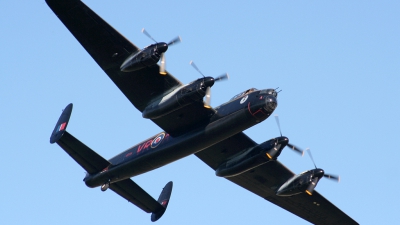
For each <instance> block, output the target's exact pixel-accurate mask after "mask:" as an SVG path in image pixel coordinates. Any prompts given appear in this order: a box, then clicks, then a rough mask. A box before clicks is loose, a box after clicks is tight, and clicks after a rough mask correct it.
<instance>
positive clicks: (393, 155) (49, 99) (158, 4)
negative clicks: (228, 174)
mask: <svg viewBox="0 0 400 225" xmlns="http://www.w3.org/2000/svg"><path fill="white" fill-rule="evenodd" d="M84 2H85V3H86V4H87V5H88V6H89V7H91V8H92V9H93V10H94V11H95V12H96V13H98V14H99V15H100V16H101V17H102V18H103V19H105V20H106V21H107V22H108V23H109V24H111V25H112V26H113V27H114V28H116V29H117V30H118V31H119V32H120V33H121V34H123V35H124V36H125V37H127V38H128V39H129V40H130V41H131V42H132V43H134V44H135V45H137V46H139V47H145V46H147V45H148V44H151V43H152V41H151V40H150V39H148V38H147V37H146V36H145V35H143V34H142V33H141V32H140V30H141V29H142V28H143V27H144V28H146V30H147V31H148V32H149V33H150V34H151V35H152V36H153V37H154V38H155V39H156V40H157V41H165V42H168V41H169V40H171V39H173V38H174V37H176V36H177V35H180V36H181V37H182V40H183V41H182V43H181V44H179V45H176V46H173V47H171V48H170V49H169V50H168V52H167V53H166V56H167V70H168V71H169V72H170V73H171V74H173V75H174V76H175V77H176V78H178V79H179V80H181V81H182V82H183V83H189V82H191V81H193V80H195V79H197V78H199V77H200V76H201V75H200V74H198V73H197V72H196V71H195V70H194V69H193V68H192V67H191V66H190V65H189V61H190V60H194V62H195V63H196V64H197V66H198V67H199V68H200V70H201V71H202V72H203V73H204V74H205V75H207V76H218V75H220V74H222V73H225V72H228V73H229V74H230V80H229V81H226V82H219V83H217V84H216V85H215V86H214V87H213V88H212V92H213V93H212V94H213V96H212V102H211V105H212V106H213V107H216V106H218V105H220V104H222V103H224V102H226V101H228V100H229V99H230V98H231V97H233V96H234V95H236V94H238V93H239V92H241V91H244V90H246V89H248V88H251V87H255V88H258V89H264V88H277V87H279V88H280V89H282V90H283V91H282V92H280V93H279V96H278V107H277V109H276V111H275V113H274V115H275V114H276V115H279V117H280V122H281V127H282V132H283V134H284V135H285V136H288V137H289V138H290V140H291V142H292V143H293V144H296V145H298V146H300V147H302V148H307V147H310V148H311V150H312V154H313V156H314V159H315V162H316V164H317V166H318V167H321V168H323V169H324V170H325V171H326V172H327V173H332V174H338V175H340V176H341V182H340V183H336V182H332V181H329V180H326V179H324V180H321V182H319V184H318V186H317V188H316V190H317V191H318V192H319V193H321V194H322V195H323V196H325V197H326V198H327V199H328V200H330V201H331V202H332V203H333V204H335V205H336V206H337V207H339V208H340V209H341V210H343V211H344V212H345V213H347V214H348V215H349V216H351V217H352V218H354V219H355V220H356V221H358V222H359V223H360V224H395V223H398V221H399V219H400V216H399V208H400V203H399V202H400V198H399V195H398V192H399V190H398V188H399V182H398V178H397V176H398V175H399V159H400V151H399V150H400V148H399V144H398V143H397V141H399V138H400V136H399V134H400V120H399V118H398V117H399V115H400V107H399V103H398V102H399V99H398V98H399V95H400V89H399V86H400V78H399V73H400V45H399V40H400V32H399V28H400V26H399V21H400V3H399V1H395V0H393V1H356V0H354V1H326V0H325V1H308V0H307V1H261V0H260V1H229V2H227V1H219V0H218V1H182V0H172V1H154V0H152V1H133V0H117V1H104V0H103V1H98V0H86V1H84ZM0 15H1V16H0V28H1V41H0V49H1V51H0V61H1V66H0V85H1V88H0V103H1V108H0V118H1V122H0V137H1V139H0V148H1V150H0V159H1V174H2V175H1V177H2V179H1V184H2V192H1V194H0V215H1V221H2V222H1V223H4V224H111V223H113V224H150V223H151V222H150V214H146V213H144V212H143V211H141V210H140V209H138V208H136V207H135V206H134V205H132V204H130V203H128V202H127V201H126V200H125V199H122V198H121V197H119V196H118V195H116V194H115V193H113V192H112V191H106V192H105V193H102V192H101V191H100V189H99V188H95V189H91V188H88V187H86V186H85V184H84V183H83V182H82V179H83V177H84V175H85V174H84V170H83V169H82V168H81V167H80V166H79V165H78V164H76V163H75V161H73V160H72V159H71V158H70V157H69V156H68V155H67V154H66V153H65V152H64V151H63V150H62V149H61V148H60V147H59V146H58V145H51V144H50V143H49V138H50V134H51V132H52V130H53V128H54V126H55V123H56V122H57V120H58V117H59V116H60V114H61V111H62V109H63V108H64V107H65V106H66V105H67V104H69V103H71V102H72V103H74V110H73V112H72V117H71V120H70V123H69V126H68V131H69V132H70V133H71V134H73V135H74V136H75V137H77V138H79V139H80V140H81V141H82V142H84V143H85V144H86V145H88V146H89V147H91V148H92V149H94V150H95V151H96V152H98V153H99V154H100V155H102V156H103V157H105V158H111V157H113V156H114V155H116V154H118V153H120V152H121V151H123V150H126V149H127V148H129V147H131V146H133V145H135V144H137V143H139V142H141V141H143V140H145V139H147V138H149V137H151V136H152V135H154V134H156V133H158V132H160V131H161V129H160V128H159V127H157V126H156V125H155V124H153V123H152V122H151V121H150V120H146V119H143V118H142V116H141V113H140V112H139V111H137V110H136V109H135V108H134V107H133V106H132V105H131V104H130V102H129V101H128V100H127V99H126V98H125V96H124V95H123V94H122V93H121V92H120V91H119V89H118V88H117V87H116V86H115V85H114V84H113V83H112V82H111V80H110V79H109V78H108V76H107V75H106V74H105V73H104V72H103V71H102V70H101V69H100V67H99V66H98V65H97V64H96V63H95V62H94V60H93V59H92V58H91V57H90V56H89V55H88V54H87V53H86V51H85V50H84V49H83V48H82V47H81V45H80V44H79V43H78V42H77V41H76V40H75V38H74V37H73V36H72V35H71V34H70V33H69V31H68V30H67V29H66V28H65V27H64V25H63V24H62V23H61V22H60V21H59V19H58V18H57V17H56V16H55V15H54V14H53V12H52V11H51V10H50V8H49V7H48V6H47V4H46V3H45V2H44V1H43V0H41V1H2V4H1V7H0ZM99 48H101V46H99ZM245 133H246V134H247V135H249V136H250V137H251V138H253V139H254V140H255V141H257V142H259V143H261V142H263V141H266V140H268V139H270V138H273V137H276V136H279V131H278V128H277V126H276V124H275V120H274V118H273V117H271V118H269V119H267V120H266V121H264V122H263V123H260V124H258V125H256V126H254V127H252V128H250V129H248V130H246V131H245ZM279 160H280V161H281V162H283V163H284V164H285V165H286V166H288V168H290V169H291V170H292V171H293V172H295V173H300V172H302V171H305V170H308V169H312V168H313V164H312V161H311V160H310V158H309V157H308V156H304V157H299V156H298V155H297V154H295V153H293V152H291V151H290V150H289V149H285V150H284V151H283V153H282V154H281V156H280V158H279ZM133 180H134V181H135V182H137V183H138V184H139V185H140V186H141V187H142V188H143V189H145V190H146V191H148V193H149V194H150V195H152V196H153V197H154V198H158V195H159V193H160V192H161V189H162V188H163V187H164V185H165V184H166V183H167V182H168V181H170V180H172V181H173V182H174V189H173V192H172V197H171V202H170V204H169V206H168V209H167V211H166V213H165V215H164V216H163V217H162V218H161V219H160V220H159V221H158V222H157V224H159V225H162V224H255V225H256V224H289V223H291V224H308V222H306V221H304V220H303V219H301V218H299V217H297V216H295V215H293V214H291V213H289V212H287V211H285V210H283V209H281V208H279V207H277V206H275V205H273V204H272V203H270V202H268V201H265V200H263V199H262V198H260V197H258V196H256V195H254V194H252V193H250V192H249V191H247V190H244V189H242V188H240V187H239V186H237V185H236V184H233V183H231V182H230V181H228V180H226V179H223V178H219V177H216V176H215V174H214V171H213V170H212V169H210V168H209V167H208V166H207V165H205V164H204V163H203V162H202V161H200V160H199V159H198V158H197V157H195V156H189V157H186V158H184V159H181V160H179V161H177V162H174V163H172V164H169V165H167V166H165V167H162V168H160V169H157V170H155V171H151V172H149V173H147V174H144V175H140V176H138V177H134V178H133Z"/></svg>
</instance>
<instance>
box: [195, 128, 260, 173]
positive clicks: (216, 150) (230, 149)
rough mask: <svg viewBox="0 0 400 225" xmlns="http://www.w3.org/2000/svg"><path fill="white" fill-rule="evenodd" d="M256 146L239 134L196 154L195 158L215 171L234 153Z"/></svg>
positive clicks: (245, 136) (242, 134)
mask: <svg viewBox="0 0 400 225" xmlns="http://www.w3.org/2000/svg"><path fill="white" fill-rule="evenodd" d="M256 145H257V143H255V142H254V141H253V140H252V139H250V138H249V137H248V136H247V135H246V134H244V133H243V132H240V133H238V134H235V135H234V136H232V137H229V138H227V139H225V140H223V141H221V142H218V143H217V144H215V145H213V146H210V147H208V148H206V149H204V150H203V151H201V152H198V153H196V156H197V157H198V158H199V159H201V160H202V161H203V162H204V163H206V164H207V165H209V166H210V167H211V168H212V169H214V170H216V169H217V167H218V166H219V165H220V164H221V163H222V162H224V161H225V160H227V159H229V158H230V157H232V156H233V155H235V154H236V153H238V152H240V151H242V150H243V149H246V148H250V147H253V146H256Z"/></svg>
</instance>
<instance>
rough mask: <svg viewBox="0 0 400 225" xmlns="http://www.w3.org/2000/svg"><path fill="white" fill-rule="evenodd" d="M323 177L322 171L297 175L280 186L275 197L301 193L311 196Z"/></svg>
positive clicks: (310, 171)
mask: <svg viewBox="0 0 400 225" xmlns="http://www.w3.org/2000/svg"><path fill="white" fill-rule="evenodd" d="M323 176H324V171H323V170H322V169H313V170H308V171H305V172H303V173H301V174H297V175H295V176H293V177H292V178H290V179H289V180H287V181H286V182H285V183H284V184H282V186H281V187H279V189H278V190H277V191H276V195H278V196H292V195H297V194H300V193H303V192H305V193H307V194H308V195H312V192H313V191H314V188H315V187H316V186H317V184H318V181H319V180H320V179H321V178H322V177H323Z"/></svg>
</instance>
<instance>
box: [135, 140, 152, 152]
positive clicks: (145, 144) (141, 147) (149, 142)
mask: <svg viewBox="0 0 400 225" xmlns="http://www.w3.org/2000/svg"><path fill="white" fill-rule="evenodd" d="M151 142H153V139H151V140H148V141H146V142H144V143H143V144H141V145H139V146H138V149H137V151H136V153H137V154H139V153H140V152H141V151H144V150H146V149H148V148H149V146H150V145H151Z"/></svg>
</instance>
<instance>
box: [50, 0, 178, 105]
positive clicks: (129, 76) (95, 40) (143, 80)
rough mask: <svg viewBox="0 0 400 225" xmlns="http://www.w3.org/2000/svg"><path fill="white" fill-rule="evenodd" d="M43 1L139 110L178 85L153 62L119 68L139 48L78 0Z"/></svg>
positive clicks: (174, 79) (175, 80)
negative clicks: (132, 68)
mask: <svg viewBox="0 0 400 225" xmlns="http://www.w3.org/2000/svg"><path fill="white" fill-rule="evenodd" d="M46 2H47V4H48V5H49V7H50V8H51V9H52V10H53V11H54V13H55V14H56V15H57V16H58V18H59V19H60V20H61V21H62V22H63V24H64V25H65V26H66V27H67V28H68V30H69V31H70V32H71V33H72V34H73V35H74V37H75V38H76V39H77V40H78V41H79V43H80V44H81V45H82V46H83V47H84V48H85V49H86V51H87V52H88V53H89V54H90V56H92V58H93V59H94V60H95V61H96V63H97V64H98V65H99V66H100V67H101V68H102V69H103V70H104V72H106V73H107V75H108V76H109V77H110V79H111V80H112V81H113V82H114V83H115V84H116V85H117V86H118V88H119V89H120V90H121V91H122V92H123V93H124V95H125V96H126V97H127V98H128V99H129V101H130V102H131V103H132V104H133V105H134V106H135V107H136V108H137V109H138V110H139V111H141V112H142V111H143V110H144V108H145V107H146V106H147V105H148V104H149V103H150V102H151V101H153V100H154V98H156V97H159V96H161V95H163V94H165V93H168V92H171V91H172V90H173V89H175V88H177V87H179V86H181V85H182V84H181V83H180V82H179V81H178V80H177V79H176V78H174V77H173V76H172V75H170V74H169V73H167V74H166V75H165V76H161V75H160V73H159V66H158V65H157V64H156V65H154V66H152V67H146V68H143V69H140V70H137V71H133V72H122V71H121V69H120V67H121V65H122V64H123V62H124V61H125V59H127V58H128V57H129V56H130V55H131V54H133V53H135V52H137V51H138V50H139V48H138V47H136V46H135V45H133V44H132V43H131V42H129V41H128V40H127V39H126V38H125V37H124V36H122V35H121V34H120V33H118V31H116V30H115V29H114V28H113V27H111V26H110V25H109V24H108V23H107V22H106V21H104V20H103V19H102V18H101V17H99V16H98V15H97V14H96V13H95V12H93V11H92V10H91V9H90V8H89V7H87V6H86V5H85V4H84V3H82V2H81V1H79V0H46Z"/></svg>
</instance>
